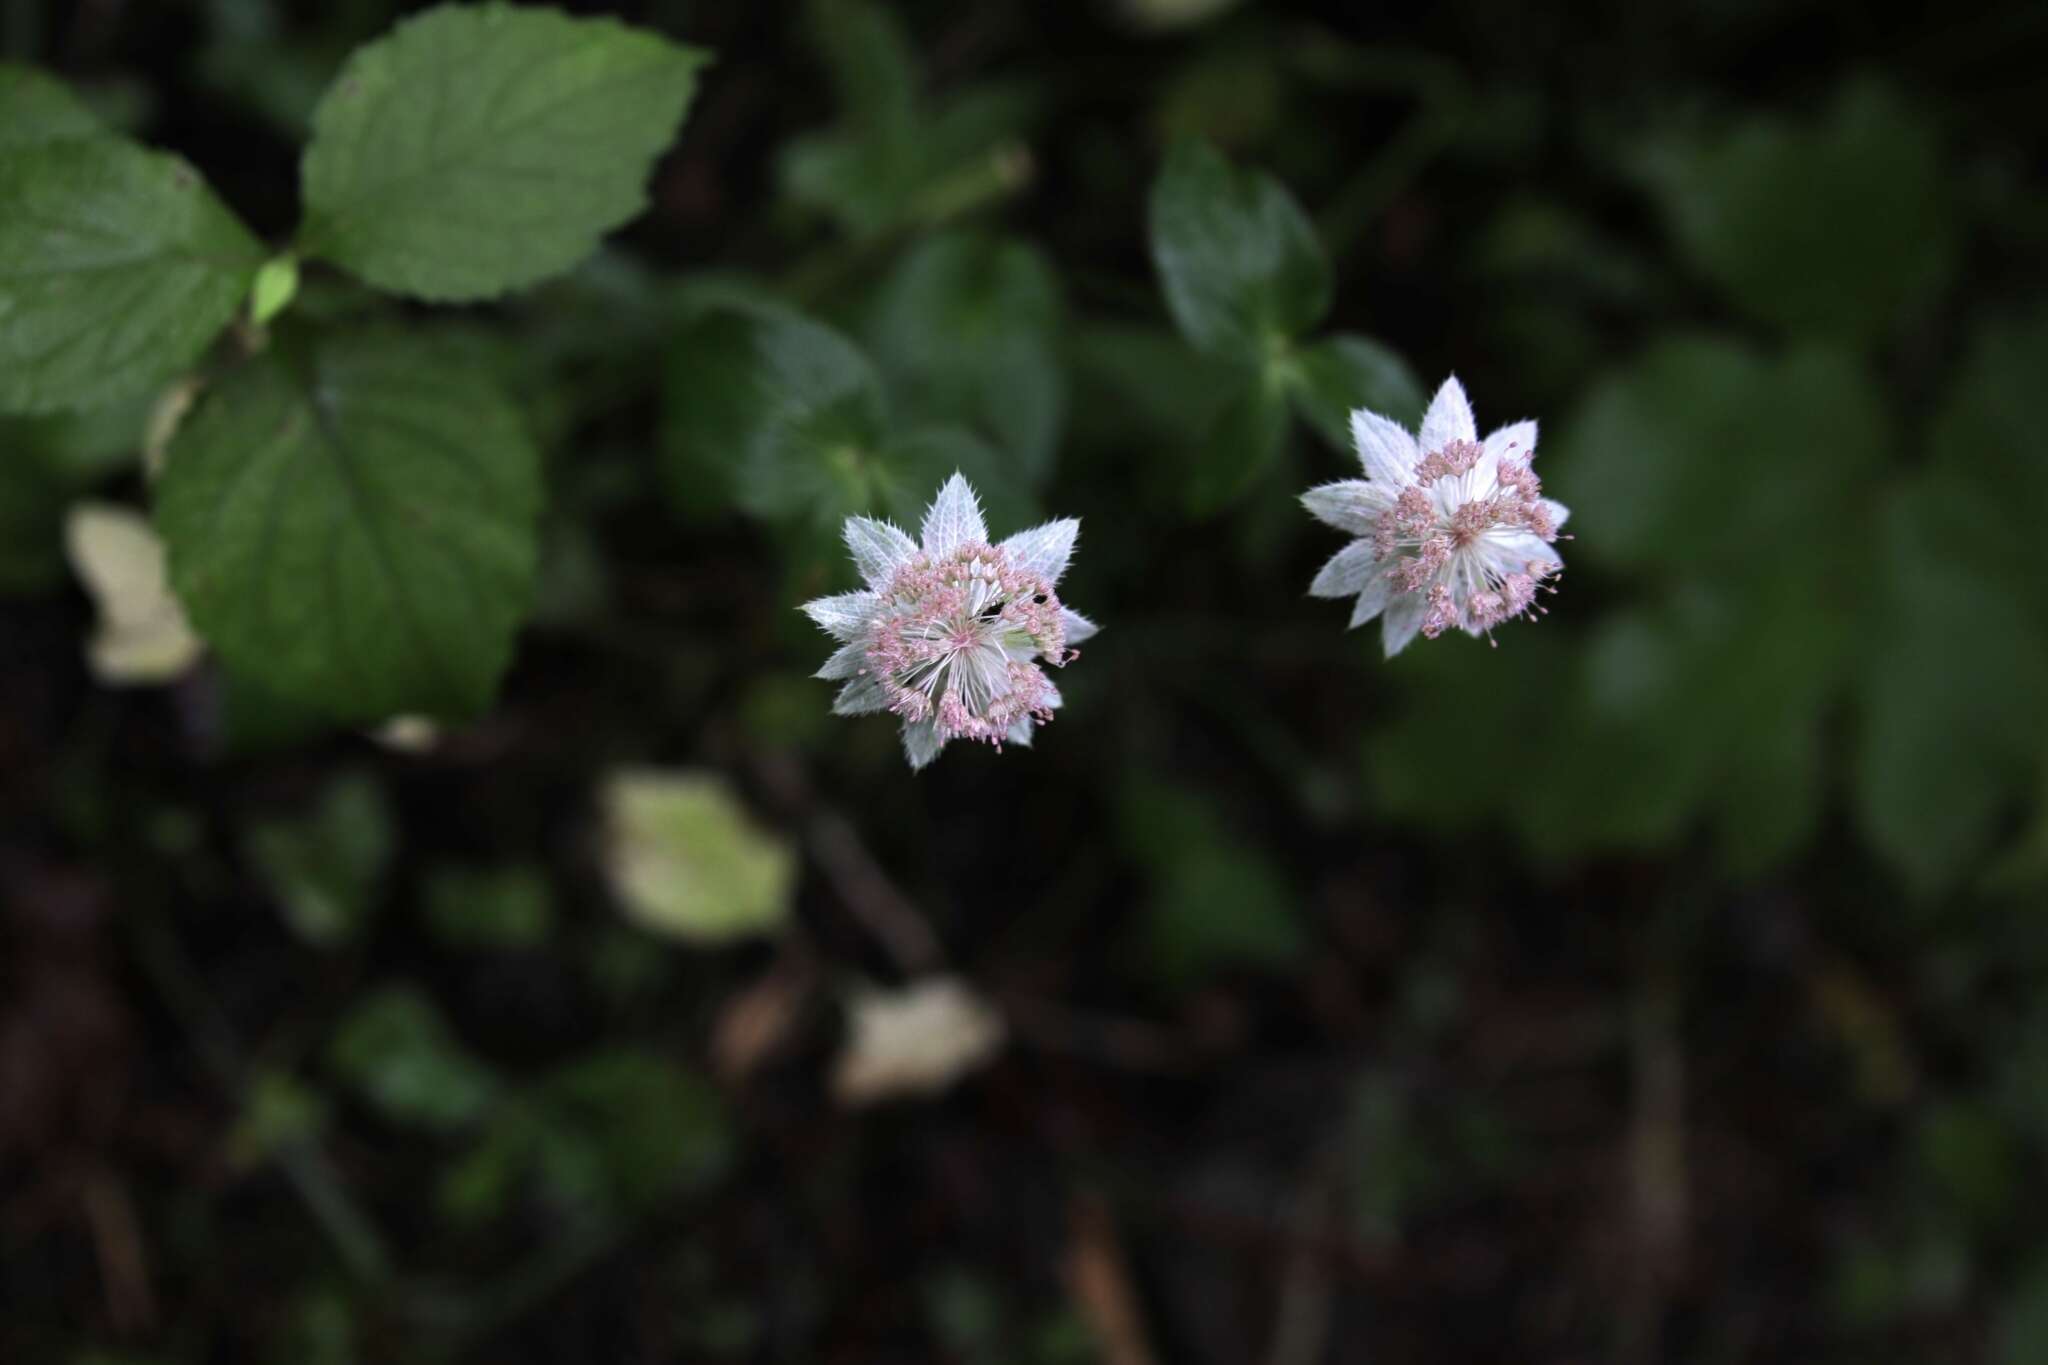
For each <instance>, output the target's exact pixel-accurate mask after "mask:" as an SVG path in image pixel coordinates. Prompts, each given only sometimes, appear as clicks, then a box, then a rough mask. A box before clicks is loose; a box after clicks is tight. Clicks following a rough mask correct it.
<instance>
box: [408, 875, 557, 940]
mask: <svg viewBox="0 0 2048 1365" xmlns="http://www.w3.org/2000/svg"><path fill="white" fill-rule="evenodd" d="M426 903H427V924H428V926H429V927H430V928H432V929H433V931H434V934H435V935H436V937H438V938H440V939H441V940H442V941H443V942H444V943H449V944H453V945H454V946H456V947H459V948H505V949H509V948H531V947H534V946H535V945H537V944H539V943H541V942H543V941H544V940H545V939H546V938H547V936H548V933H549V931H550V930H552V929H553V927H554V917H555V909H554V900H553V897H552V895H551V894H550V893H549V890H548V882H547V877H546V876H545V874H543V873H542V872H541V870H540V869H539V868H536V867H525V866H518V867H501V868H467V867H452V866H451V867H438V868H435V869H434V870H433V871H432V872H430V873H428V874H427V882H426Z"/></svg>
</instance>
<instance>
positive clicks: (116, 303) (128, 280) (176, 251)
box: [0, 138, 262, 412]
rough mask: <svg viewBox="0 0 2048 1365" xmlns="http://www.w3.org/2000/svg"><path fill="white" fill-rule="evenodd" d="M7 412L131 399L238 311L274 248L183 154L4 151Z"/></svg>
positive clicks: (1, 382)
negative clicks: (265, 248) (266, 250)
mask: <svg viewBox="0 0 2048 1365" xmlns="http://www.w3.org/2000/svg"><path fill="white" fill-rule="evenodd" d="M0 203H4V204H6V205H7V210H6V212H5V213H4V214H0V411H8V412H52V411H56V410H59V409H64V408H83V407H96V406H99V405H102V404H106V403H112V402H115V401H117V400H119V399H123V398H127V397H129V396H131V395H133V394H136V393H138V392H140V391H141V390H144V389H147V388H149V387H151V386H153V385H155V384H157V383H160V382H161V381H163V380H165V379H168V378H169V377H170V376H172V375H174V374H176V373H177V372H178V371H180V370H182V369H184V368H185V367H187V366H188V365H190V364H191V363H192V362H193V361H194V360H195V359H197V358H198V356H199V353H200V352H201V351H203V350H205V349H206V347H207V346H208V345H209V344H211V343H212V341H213V339H214V338H215V337H217V336H218V335H220V331H221V329H222V328H223V327H225V326H227V324H228V321H229V320H230V319H231V318H233V317H234V315H235V310H236V309H237V308H238V307H239V306H240V305H241V302H242V299H243V296H244V295H246V294H247V293H248V291H249V282H250V281H251V280H252V279H253V278H254V277H255V273H256V269H257V267H258V266H259V265H261V264H262V248H261V246H260V245H259V244H258V243H257V242H256V240H255V239H254V238H253V237H251V236H250V235H249V233H248V230H247V229H245V228H244V227H243V226H242V225H241V224H240V223H239V222H237V221H236V220H235V217H234V215H233V214H231V213H229V212H228V210H227V209H226V208H224V207H222V205H221V203H220V201H219V200H218V199H216V198H214V196H213V192H212V191H211V190H209V189H208V188H207V187H206V185H205V183H204V182H203V181H202V180H200V178H199V176H198V174H197V173H196V172H194V171H193V170H192V168H191V167H190V166H188V165H186V164H185V163H184V162H183V161H181V160H179V159H178V158H177V157H174V156H169V155H165V154H163V153H160V152H151V151H145V150H144V149H143V148H140V147H137V146H133V145H131V144H129V143H126V142H121V141H117V140H115V139H113V138H95V139H92V140H90V141H82V142H60V143H44V144H42V145H40V146H32V147H20V148H15V149H11V150H8V151H6V152H5V153H4V154H0Z"/></svg>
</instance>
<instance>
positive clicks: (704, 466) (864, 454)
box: [662, 310, 887, 535]
mask: <svg viewBox="0 0 2048 1365" xmlns="http://www.w3.org/2000/svg"><path fill="white" fill-rule="evenodd" d="M663 396H664V400H665V404H666V412H665V417H664V422H663V428H662V432H663V446H662V450H663V469H664V472H665V473H666V475H667V484H668V489H669V493H670V496H671V498H672V499H673V500H674V501H675V502H676V504H677V505H678V506H679V507H681V508H683V509H684V510H685V511H686V512H695V513H698V514H701V513H703V512H705V511H709V510H711V509H714V508H716V507H717V506H719V505H720V504H721V503H723V502H724V501H726V500H727V499H729V498H734V497H736V498H737V499H738V501H739V504H740V506H742V507H743V508H745V509H746V510H747V511H748V512H750V513H752V514H753V515H755V516H759V517H765V518H769V519H771V520H809V521H810V522H811V523H812V524H813V525H815V526H817V527H819V528H824V529H829V530H830V531H831V532H832V533H833V534H835V535H836V534H837V533H838V529H839V522H840V520H841V519H842V518H843V517H845V516H847V515H848V514H849V513H851V512H861V511H865V510H867V508H868V506H869V504H870V502H871V501H872V496H873V493H872V484H873V478H874V471H875V465H876V461H877V460H878V458H879V456H880V452H881V449H882V446H883V443H884V441H885V440H886V439H887V419H886V410H885V406H884V403H883V399H882V387H881V382H880V380H878V379H877V378H876V376H875V372H874V368H873V367H872V366H871V365H869V364H868V361H867V358H866V357H865V356H863V355H862V354H861V353H860V351H859V350H858V349H857V348H855V346H854V345H853V343H851V342H849V341H847V340H846V339H845V338H844V337H842V336H840V335H839V333H837V332H835V331H833V330H832V329H831V328H829V327H826V326H824V325H823V324H821V323H816V322H812V321H811V320H810V319H808V318H805V317H802V316H800V315H798V314H796V313H792V312H788V311H786V310H750V311H747V312H738V311H720V312H715V313H712V314H710V315H708V316H707V317H705V318H704V319H702V320H701V321H699V322H698V323H696V324H695V325H694V326H691V327H689V328H687V329H685V331H684V332H683V334H682V335H681V336H680V337H679V338H678V339H677V341H676V344H675V346H674V348H673V350H672V352H671V355H670V361H669V370H668V382H667V384H666V386H665V390H664V395H663Z"/></svg>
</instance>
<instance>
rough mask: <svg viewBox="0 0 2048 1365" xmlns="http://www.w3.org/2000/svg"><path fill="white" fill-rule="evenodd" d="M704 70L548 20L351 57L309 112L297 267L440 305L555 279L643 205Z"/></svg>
mask: <svg viewBox="0 0 2048 1365" xmlns="http://www.w3.org/2000/svg"><path fill="white" fill-rule="evenodd" d="M704 61H705V57H704V54H702V53H700V52H698V51H696V50H694V49H690V48H683V47H678V46H676V45H674V44H672V43H670V42H668V41H666V40H664V39H662V38H661V37H659V36H657V35H655V34H652V33H646V32H641V31H639V30H635V29H630V28H627V27H625V26H624V25H622V24H619V23H617V22H614V21H611V20H601V19H572V18H570V17H569V16H568V15H566V14H563V13H561V12H560V11H558V10H550V9H529V8H514V7H511V6H507V5H496V4H491V5H477V6H455V5H444V6H442V7H440V8H437V9H432V10H428V11H427V12H425V13H424V14H421V15H419V16H417V17H415V18H412V19H408V20H406V21H405V22H403V23H401V24H400V25H399V26H398V27H397V28H396V29H394V30H393V31H392V32H391V33H390V34H389V35H387V36H386V37H384V38H382V39H379V40H378V41H377V42H374V43H371V44H369V45H368V46H367V47H364V48H362V49H360V50H359V51H358V52H357V53H356V54H355V56H354V57H353V58H351V59H350V61H349V63H348V65H347V66H346V67H345V68H344V69H343V71H342V73H341V77H340V79H339V80H338V81H336V83H335V85H334V87H333V89H331V90H330V91H329V92H328V93H327V95H326V97H325V98H324V99H322V100H321V102H320V107H319V108H318V109H317V110H316V111H315V112H314V115H313V141H312V143H311V145H309V146H308V147H307V148H306V156H305V163H304V166H303V178H304V182H305V196H306V214H307V217H306V224H305V227H304V229H303V231H302V234H301V239H300V240H301V244H302V247H303V249H304V252H305V254H307V255H311V256H318V257H320V258H322V259H325V260H329V261H333V262H334V263H335V264H337V265H340V266H342V267H343V268H345V269H347V270H349V271H351V272H353V273H354V274H356V275H357V276H359V277H360V278H362V279H363V280H365V281H366V282H368V283H370V284H372V285H375V286H377V287H378V288H380V289H386V290H390V291H393V292H396V293H401V294H408V295H412V296H414V297H418V298H423V299H433V300H439V301H459V300H473V299H483V298H490V297H493V296H495V295H498V294H502V293H504V292H505V291H507V290H511V289H519V288H522V287H524V286H526V285H530V284H534V283H536V282H538V281H540V280H543V279H546V278H547V277H548V276H550V275H555V274H559V273H561V272H562V271H565V270H567V269H569V268H570V267H571V266H573V265H575V264H576V263H577V262H578V261H580V260H581V259H583V257H585V256H587V255H589V254H590V253H591V252H592V251H595V250H596V249H597V245H598V242H599V241H600V239H602V237H603V236H604V234H605V233H607V232H609V231H611V230H612V229H613V228H616V227H619V226H621V225H622V224H624V223H625V222H626V221H627V220H628V219H630V218H633V217H634V216H635V215H637V214H638V213H639V212H640V211H641V210H642V209H643V208H645V207H646V204H647V178H648V176H649V174H650V173H651V172H652V170H653V167H654V162H655V159H656V158H657V157H658V156H660V155H661V153H662V152H663V151H664V150H666V149H667V147H668V146H669V144H670V142H671V141H673V140H674V138H675V134H676V128H677V126H678V125H679V124H680V123H681V122H682V118H683V114H684V111H685V110H686V109H687V108H688V107H689V104H690V100H691V97H692V96H693V95H694V94H695V92H696V87H697V77H696V73H697V70H698V68H699V67H700V66H702V65H703V63H704Z"/></svg>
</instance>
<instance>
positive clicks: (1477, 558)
mask: <svg viewBox="0 0 2048 1365" xmlns="http://www.w3.org/2000/svg"><path fill="white" fill-rule="evenodd" d="M1484 455H1485V450H1484V448H1483V447H1481V446H1480V445H1479V444H1478V443H1477V442H1475V441H1452V442H1451V443H1450V444H1448V445H1446V446H1445V447H1444V448H1443V449H1442V450H1438V451H1433V452H1431V453H1430V454H1428V455H1426V456H1424V457H1423V458H1422V460H1421V461H1420V462H1418V463H1417V465H1416V467H1415V478H1416V482H1415V483H1413V484H1410V485H1408V486H1407V487H1405V488H1403V489H1402V490H1401V492H1400V494H1399V496H1397V497H1396V498H1395V499H1394V505H1393V506H1392V507H1391V508H1389V509H1388V510H1387V511H1386V512H1384V513H1382V514H1381V515H1380V518H1379V521H1378V524H1377V525H1376V526H1375V527H1374V528H1373V538H1372V539H1373V550H1374V556H1373V557H1374V558H1375V559H1378V560H1385V559H1389V558H1392V557H1394V556H1396V555H1399V556H1400V557H1401V562H1400V563H1398V564H1396V565H1394V566H1392V567H1391V568H1390V569H1389V571H1388V572H1389V574H1390V576H1391V577H1392V580H1393V583H1394V586H1395V587H1396V588H1397V589H1398V590H1400V591H1402V592H1412V593H1421V594H1422V595H1423V597H1424V600H1425V601H1426V602H1427V603H1428V606H1429V611H1428V614H1427V615H1426V616H1425V617H1424V618H1423V622H1422V633H1423V635H1424V636H1425V637H1426V638H1428V639H1432V640H1433V639H1435V638H1436V637H1437V636H1439V635H1441V634H1443V633H1444V631H1446V630H1449V629H1451V628H1452V627H1463V628H1464V629H1467V630H1474V631H1491V630H1492V629H1493V628H1494V627H1495V626H1498V625H1501V624H1502V623H1504V622H1506V621H1510V620H1513V619H1514V618H1515V617H1518V616H1525V615H1529V614H1531V613H1533V612H1536V611H1540V610H1541V608H1539V607H1537V606H1536V595H1537V593H1538V592H1539V591H1540V590H1541V589H1542V587H1543V583H1544V580H1545V579H1547V578H1549V577H1550V576H1552V575H1553V574H1555V573H1556V572H1557V566H1555V565H1553V564H1548V563H1545V562H1542V561H1539V560H1533V559H1532V560H1529V561H1527V562H1526V563H1524V564H1522V565H1521V566H1519V567H1509V566H1506V565H1503V564H1501V563H1500V562H1499V560H1498V558H1497V557H1496V556H1494V555H1490V554H1486V553H1484V549H1485V547H1484V544H1483V542H1485V541H1486V539H1487V538H1488V537H1489V536H1491V535H1494V534H1496V533H1516V532H1527V533H1529V534H1531V535H1534V536H1536V537H1537V538H1538V539H1540V540H1542V541H1544V542H1545V543H1546V544H1548V543H1552V542H1555V541H1556V540H1557V524H1556V521H1555V519H1554V518H1553V516H1552V515H1551V512H1550V509H1549V508H1548V507H1546V506H1545V505H1544V502H1543V482H1542V480H1541V479H1539V478H1538V477H1537V476H1536V472H1535V470H1534V469H1532V468H1530V465H1529V462H1528V460H1527V459H1515V458H1513V457H1512V456H1511V455H1510V456H1503V457H1502V458H1501V459H1500V460H1499V461H1498V462H1497V465H1496V467H1495V469H1494V471H1493V478H1492V485H1493V486H1492V488H1491V490H1490V491H1489V492H1487V493H1486V494H1485V496H1479V495H1478V492H1477V490H1475V489H1474V488H1472V487H1471V484H1472V482H1473V480H1472V477H1471V476H1472V473H1473V470H1474V469H1476V468H1477V467H1478V466H1479V464H1480V461H1481V459H1482V457H1483V456H1484ZM1455 588H1464V589H1465V590H1466V592H1465V595H1464V603H1463V607H1462V610H1461V608H1460V604H1459V596H1460V594H1459V593H1458V592H1457V591H1455V590H1454V589H1455Z"/></svg>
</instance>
